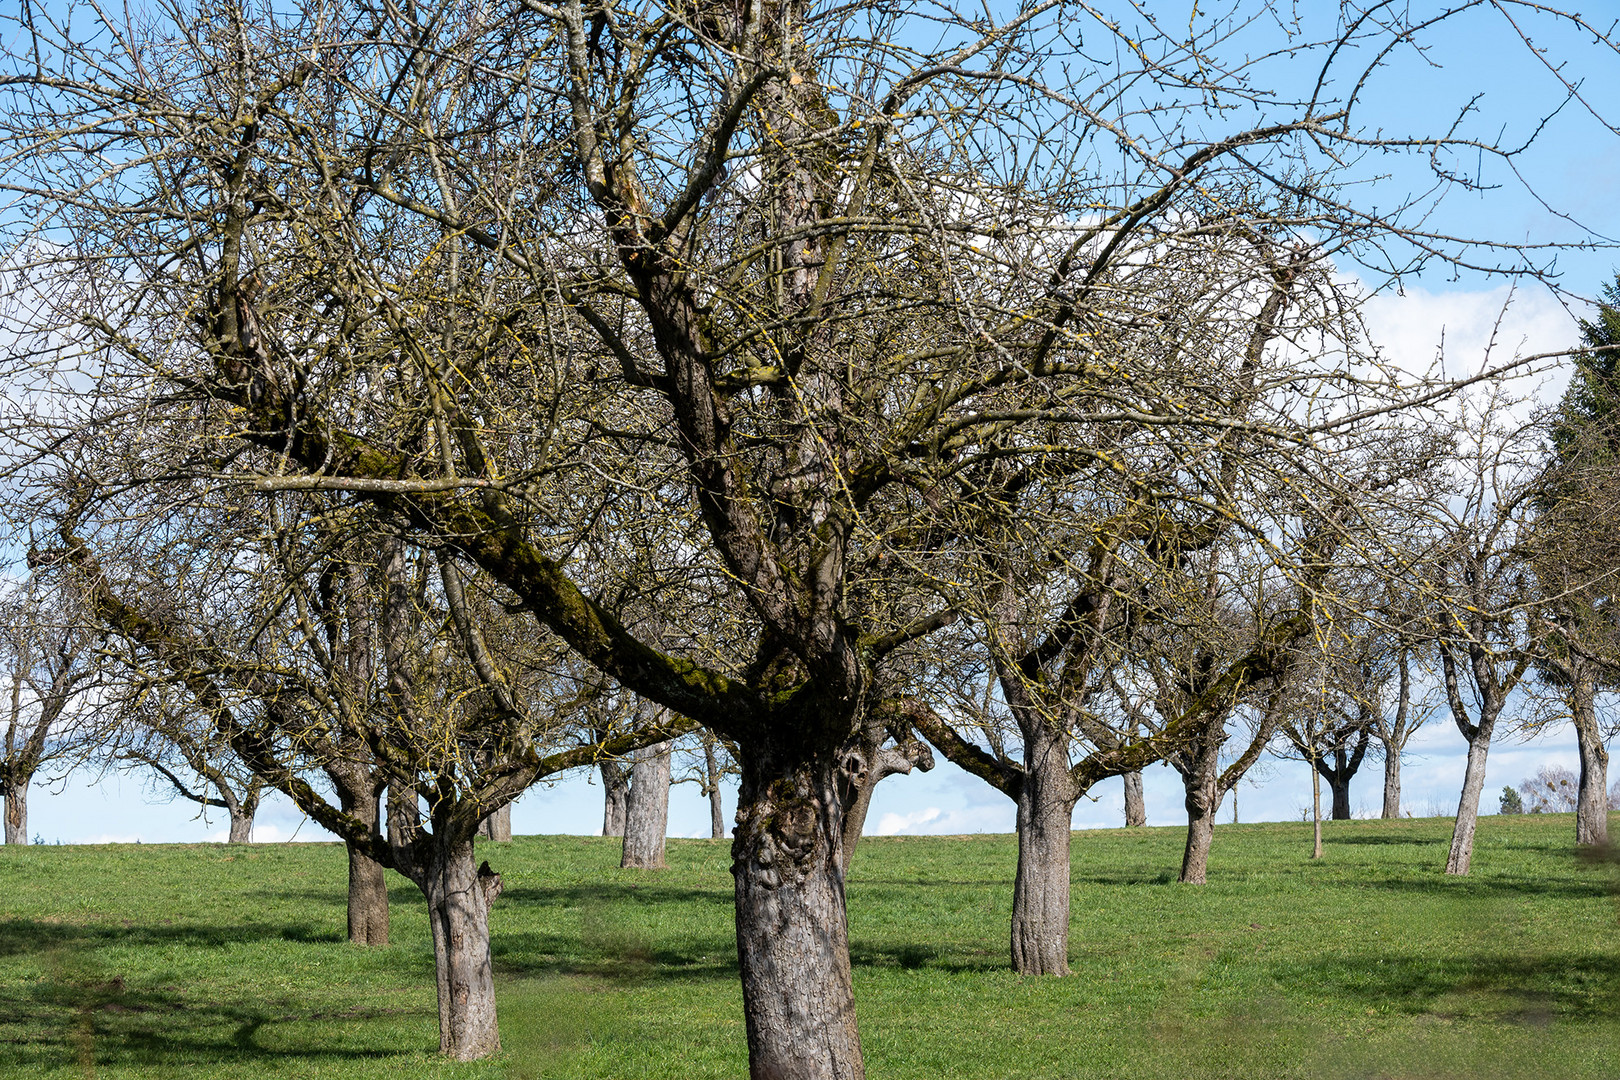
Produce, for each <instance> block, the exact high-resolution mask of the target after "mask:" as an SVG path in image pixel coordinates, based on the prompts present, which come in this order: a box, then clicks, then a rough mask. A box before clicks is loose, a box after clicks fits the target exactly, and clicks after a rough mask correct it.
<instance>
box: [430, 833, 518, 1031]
mask: <svg viewBox="0 0 1620 1080" xmlns="http://www.w3.org/2000/svg"><path fill="white" fill-rule="evenodd" d="M488 865H489V864H488V863H485V864H484V867H485V869H486V870H487V867H488ZM421 885H422V891H423V892H424V893H426V895H427V901H428V913H429V919H430V922H431V924H432V928H433V955H434V962H435V963H434V967H435V970H436V972H437V976H438V984H439V1052H440V1053H442V1054H445V1055H447V1056H449V1057H453V1058H455V1059H456V1060H457V1061H473V1060H475V1059H478V1058H483V1057H488V1056H490V1055H491V1054H498V1053H500V1050H501V1036H500V1031H499V1030H498V1029H497V1028H496V1024H495V974H494V968H493V966H492V964H491V962H490V954H489V909H490V905H491V904H492V903H493V902H494V899H495V896H496V895H498V894H499V891H500V877H499V875H496V874H492V873H481V872H480V870H479V869H477V868H475V863H474V860H473V844H472V840H471V839H467V840H461V841H450V842H448V843H439V842H436V843H435V850H434V851H433V853H432V855H431V858H430V861H429V864H428V866H427V868H426V873H425V875H424V878H423V881H422V883H421Z"/></svg>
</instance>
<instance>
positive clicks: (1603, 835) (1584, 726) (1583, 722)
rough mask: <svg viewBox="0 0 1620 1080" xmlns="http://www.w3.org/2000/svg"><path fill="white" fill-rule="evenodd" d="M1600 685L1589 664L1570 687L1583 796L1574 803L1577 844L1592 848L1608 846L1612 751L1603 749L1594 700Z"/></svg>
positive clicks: (1581, 669) (1580, 670) (1578, 672)
mask: <svg viewBox="0 0 1620 1080" xmlns="http://www.w3.org/2000/svg"><path fill="white" fill-rule="evenodd" d="M1596 696H1597V686H1596V681H1595V679H1594V677H1593V676H1592V674H1591V671H1590V669H1589V665H1586V664H1583V665H1582V666H1581V667H1580V668H1579V669H1578V670H1577V671H1576V673H1575V679H1574V681H1573V683H1572V685H1571V686H1570V688H1569V700H1570V706H1571V709H1570V711H1571V712H1572V713H1573V714H1574V717H1575V743H1576V746H1577V747H1578V749H1579V751H1580V755H1581V781H1580V793H1579V796H1578V797H1577V799H1576V803H1575V842H1576V843H1577V844H1583V845H1587V846H1590V847H1607V846H1608V844H1609V752H1608V750H1606V749H1605V748H1604V746H1603V733H1602V731H1600V730H1599V728H1598V720H1597V710H1596V709H1595V708H1594V707H1593V700H1594V699H1595V698H1596Z"/></svg>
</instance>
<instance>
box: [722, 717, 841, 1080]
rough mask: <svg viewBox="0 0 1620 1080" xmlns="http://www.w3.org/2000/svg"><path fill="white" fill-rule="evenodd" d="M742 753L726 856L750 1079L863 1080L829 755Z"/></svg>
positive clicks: (751, 749) (832, 756)
mask: <svg viewBox="0 0 1620 1080" xmlns="http://www.w3.org/2000/svg"><path fill="white" fill-rule="evenodd" d="M762 741H763V740H762ZM741 749H742V757H741V761H740V764H741V766H742V781H741V785H740V789H739V791H738V802H737V826H736V829H735V830H734V839H733V840H732V844H731V853H732V874H733V876H734V877H735V881H736V919H737V958H738V963H739V966H740V968H741V973H742V984H743V1014H744V1018H745V1021H746V1024H747V1031H748V1060H749V1075H750V1077H751V1078H752V1080H861V1078H862V1077H864V1076H865V1066H864V1064H863V1063H862V1060H861V1038H860V1032H859V1030H857V1028H856V1025H855V996H854V991H853V989H852V986H851V982H850V966H849V925H848V921H847V917H846V912H845V906H844V868H843V867H844V863H843V853H842V851H841V850H840V848H841V845H842V842H843V820H842V817H843V815H842V811H841V808H840V806H839V802H838V760H837V754H836V753H834V752H831V751H830V750H829V752H828V753H826V754H825V755H824V756H820V755H805V754H787V753H782V752H780V751H775V750H773V749H772V748H770V747H769V746H761V745H758V744H752V745H750V744H744V745H743V746H742V748H741ZM807 757H808V758H809V760H806V758H807Z"/></svg>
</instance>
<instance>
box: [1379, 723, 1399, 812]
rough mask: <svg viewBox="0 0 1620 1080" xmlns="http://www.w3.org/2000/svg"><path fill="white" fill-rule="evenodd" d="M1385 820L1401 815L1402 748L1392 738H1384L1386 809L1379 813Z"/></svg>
mask: <svg viewBox="0 0 1620 1080" xmlns="http://www.w3.org/2000/svg"><path fill="white" fill-rule="evenodd" d="M1379 816H1380V817H1382V818H1383V819H1384V820H1385V821H1393V820H1395V819H1396V818H1399V817H1400V816H1401V750H1400V747H1398V746H1396V745H1395V743H1394V742H1393V741H1391V740H1388V739H1386V740H1384V810H1383V813H1382V814H1380V815H1379Z"/></svg>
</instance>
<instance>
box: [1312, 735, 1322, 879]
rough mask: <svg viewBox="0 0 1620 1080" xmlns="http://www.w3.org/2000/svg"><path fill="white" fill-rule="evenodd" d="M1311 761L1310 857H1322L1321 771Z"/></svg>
mask: <svg viewBox="0 0 1620 1080" xmlns="http://www.w3.org/2000/svg"><path fill="white" fill-rule="evenodd" d="M1316 764H1317V763H1316V762H1315V761H1314V760H1313V761H1312V762H1311V831H1312V834H1313V836H1314V839H1313V840H1312V841H1311V858H1313V859H1320V858H1321V857H1322V772H1321V770H1320V769H1318V768H1317V767H1316Z"/></svg>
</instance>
